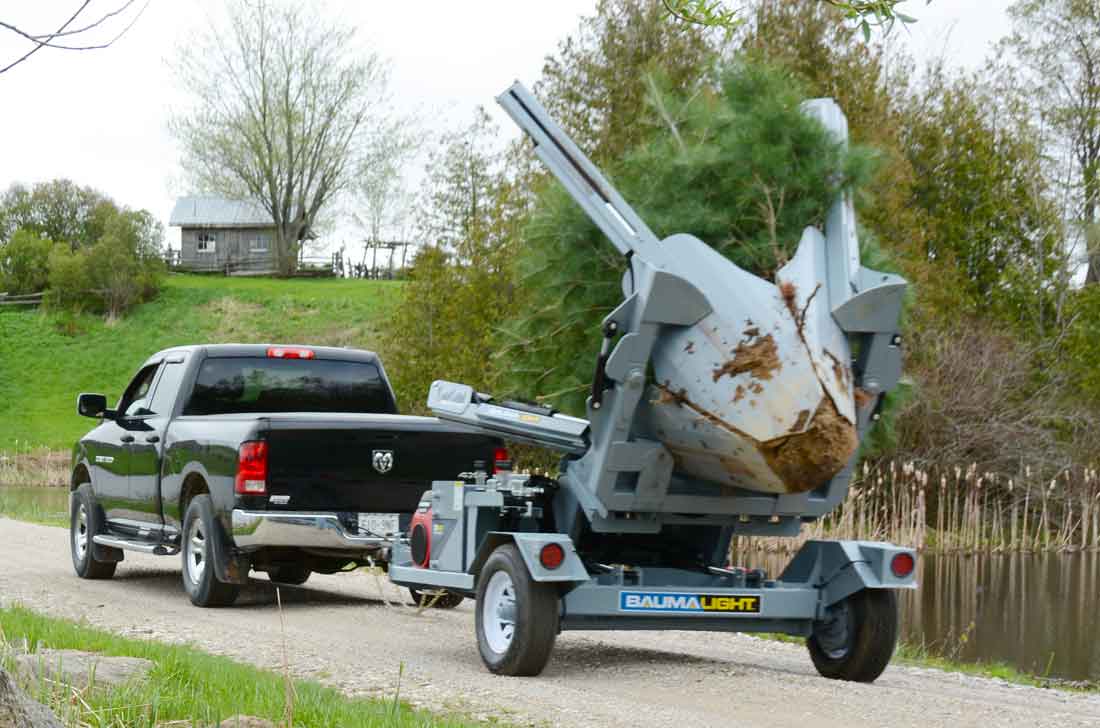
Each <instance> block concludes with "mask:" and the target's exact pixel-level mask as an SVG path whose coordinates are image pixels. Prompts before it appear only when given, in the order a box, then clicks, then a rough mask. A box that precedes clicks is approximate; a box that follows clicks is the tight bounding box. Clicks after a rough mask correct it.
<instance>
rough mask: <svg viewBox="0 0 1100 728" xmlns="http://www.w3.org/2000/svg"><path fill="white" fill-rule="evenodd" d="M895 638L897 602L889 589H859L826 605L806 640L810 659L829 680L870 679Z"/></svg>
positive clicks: (889, 653) (879, 671) (885, 660)
mask: <svg viewBox="0 0 1100 728" xmlns="http://www.w3.org/2000/svg"><path fill="white" fill-rule="evenodd" d="M897 641H898V602H897V597H896V596H895V594H894V592H893V591H891V590H889V589H863V590H861V591H858V592H856V593H855V594H852V595H851V596H849V597H847V598H846V599H843V600H841V601H840V602H839V603H837V604H834V605H833V606H831V607H829V614H828V618H827V619H825V620H823V621H820V622H816V623H814V631H813V634H811V635H810V637H809V639H807V640H806V646H807V647H808V648H809V650H810V659H812V660H813V662H814V667H816V668H817V671H818V672H819V673H821V674H822V675H823V676H825V677H827V678H830V679H833V680H850V681H852V682H868V683H869V682H874V681H875V679H876V678H877V677H878V676H879V675H881V674H882V671H883V670H885V669H886V666H887V665H888V664H890V658H891V657H892V656H893V654H894V646H895V645H896V644H897Z"/></svg>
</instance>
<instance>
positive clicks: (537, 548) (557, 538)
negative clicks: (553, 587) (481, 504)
mask: <svg viewBox="0 0 1100 728" xmlns="http://www.w3.org/2000/svg"><path fill="white" fill-rule="evenodd" d="M506 543H514V544H515V545H516V548H517V549H518V550H519V553H520V555H521V556H522V557H523V563H524V564H526V565H527V571H528V572H529V573H530V574H531V578H532V579H533V580H535V581H549V582H558V583H563V582H564V583H571V585H576V584H579V583H582V582H586V581H588V579H589V576H588V570H587V569H585V568H584V563H583V562H582V561H581V558H580V557H579V556H577V550H576V548H574V546H573V540H572V539H570V538H569V536H567V535H565V534H564V533H511V532H502V531H490V532H489V533H487V534H485V538H484V539H483V540H482V542H481V546H480V547H479V548H478V550H477V556H476V557H475V558H474V561H473V563H472V564H471V565H470V573H471V574H474V575H477V574H478V573H480V572H481V567H482V566H484V565H485V562H486V561H487V560H488V559H489V556H490V555H491V554H492V553H493V551H495V550H496V549H497V548H498V547H500V546H501V545H503V544H506ZM549 543H556V544H559V545H560V546H561V547H562V550H563V551H565V561H563V562H562V564H561V566H559V567H558V568H556V569H547V568H546V567H545V566H543V565H542V561H541V560H540V559H539V552H541V551H542V548H543V547H544V546H546V544H549Z"/></svg>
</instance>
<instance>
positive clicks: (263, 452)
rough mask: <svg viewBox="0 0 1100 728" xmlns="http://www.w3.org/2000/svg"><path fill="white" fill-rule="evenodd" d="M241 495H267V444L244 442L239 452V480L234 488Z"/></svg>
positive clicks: (259, 441)
mask: <svg viewBox="0 0 1100 728" xmlns="http://www.w3.org/2000/svg"><path fill="white" fill-rule="evenodd" d="M233 489H234V490H235V491H236V492H237V493H239V494H241V495H265V494H266V493H267V443H266V442H264V441H262V440H255V441H250V442H242V443H241V447H240V450H238V451H237V479H236V481H235V483H234V488H233Z"/></svg>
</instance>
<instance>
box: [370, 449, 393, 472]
mask: <svg viewBox="0 0 1100 728" xmlns="http://www.w3.org/2000/svg"><path fill="white" fill-rule="evenodd" d="M370 460H371V464H372V465H374V469H375V470H377V471H378V472H379V473H382V474H383V475H385V474H386V473H388V472H390V471H391V470H393V450H375V451H374V452H373V453H372V454H371V459H370Z"/></svg>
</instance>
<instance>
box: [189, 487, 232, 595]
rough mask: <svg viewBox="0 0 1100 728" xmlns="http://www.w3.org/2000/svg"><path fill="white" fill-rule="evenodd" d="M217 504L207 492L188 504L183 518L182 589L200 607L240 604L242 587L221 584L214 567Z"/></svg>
mask: <svg viewBox="0 0 1100 728" xmlns="http://www.w3.org/2000/svg"><path fill="white" fill-rule="evenodd" d="M217 534H218V531H217V523H216V521H215V519H214V505H213V503H211V502H210V496H209V495H207V494H206V493H203V494H201V495H197V496H195V497H194V498H192V499H191V502H190V503H189V504H188V505H187V513H186V515H184V517H183V538H182V543H181V544H180V547H181V548H180V553H181V554H182V555H183V588H184V589H185V590H186V591H187V596H189V597H190V598H191V603H192V604H194V605H195V606H197V607H227V606H229V605H230V604H232V603H233V602H235V601H237V595H238V594H240V591H241V588H240V586H238V585H237V584H226V583H225V582H223V581H218V575H217V570H216V569H215V567H214V554H215V549H214V543H213V541H214V539H215V538H216V537H217Z"/></svg>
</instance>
